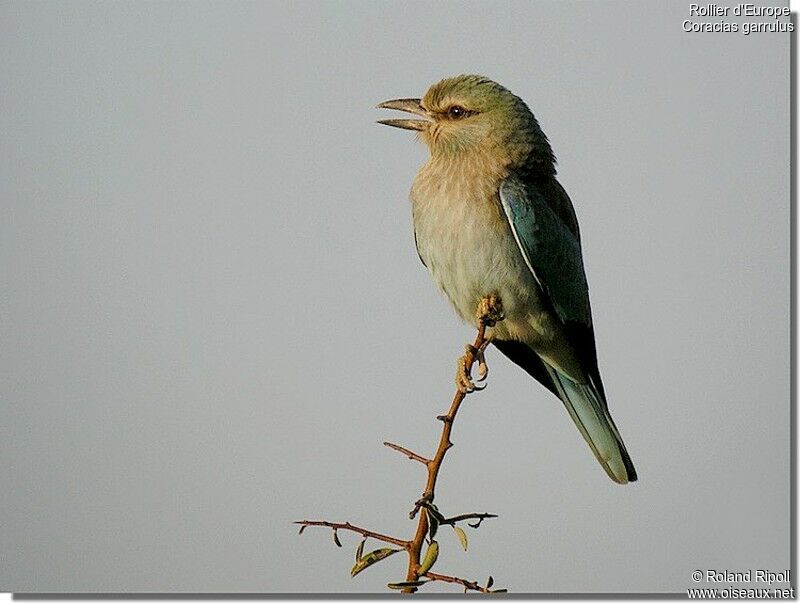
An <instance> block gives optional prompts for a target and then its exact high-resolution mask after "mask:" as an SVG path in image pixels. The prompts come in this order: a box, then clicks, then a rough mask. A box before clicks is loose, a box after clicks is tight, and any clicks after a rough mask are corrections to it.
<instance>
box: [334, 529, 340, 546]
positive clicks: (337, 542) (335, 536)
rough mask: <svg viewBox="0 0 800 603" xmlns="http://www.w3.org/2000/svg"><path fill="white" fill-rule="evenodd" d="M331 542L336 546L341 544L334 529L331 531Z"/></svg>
mask: <svg viewBox="0 0 800 603" xmlns="http://www.w3.org/2000/svg"><path fill="white" fill-rule="evenodd" d="M333 542H335V543H336V546H338V547H341V546H342V541H341V540H339V534H338V533H337V532H336V530H334V531H333Z"/></svg>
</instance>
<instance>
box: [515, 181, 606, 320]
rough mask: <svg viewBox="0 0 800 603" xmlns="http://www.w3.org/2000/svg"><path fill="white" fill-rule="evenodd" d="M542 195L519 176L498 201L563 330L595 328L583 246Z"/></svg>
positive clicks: (535, 187) (567, 201)
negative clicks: (568, 325) (571, 324)
mask: <svg viewBox="0 0 800 603" xmlns="http://www.w3.org/2000/svg"><path fill="white" fill-rule="evenodd" d="M544 194H545V193H544V192H543V191H542V190H541V189H540V188H539V187H537V186H536V185H535V184H532V183H529V182H523V181H522V180H520V179H519V178H517V177H515V176H510V177H508V178H506V179H505V180H504V181H503V183H502V184H501V185H500V201H501V204H502V206H503V210H504V212H505V214H506V218H507V219H508V223H509V225H510V226H511V231H512V232H513V234H514V238H515V239H516V241H517V245H518V246H519V248H520V251H521V252H522V256H523V257H524V258H525V262H526V263H527V265H528V268H529V269H530V271H531V272H532V273H533V276H534V278H535V279H536V282H537V283H538V284H539V286H540V287H541V288H542V291H544V293H545V294H546V295H547V297H548V298H549V300H550V302H551V303H552V305H553V308H554V309H555V311H556V313H557V314H558V317H559V318H560V319H561V321H562V322H563V323H565V324H566V323H568V322H572V321H574V322H577V323H580V324H583V325H586V326H591V324H592V313H591V308H590V305H589V287H588V284H587V282H586V274H585V272H584V270H583V258H582V255H581V244H580V241H579V239H578V238H577V236H576V235H575V234H573V232H572V231H571V230H570V229H569V228H568V227H567V225H566V224H565V223H564V221H563V220H562V219H561V218H560V217H559V216H558V215H557V214H556V213H555V212H554V211H553V209H552V208H551V205H550V204H549V203H548V202H547V199H545V197H544ZM562 202H563V200H562ZM566 203H569V198H568V197H566Z"/></svg>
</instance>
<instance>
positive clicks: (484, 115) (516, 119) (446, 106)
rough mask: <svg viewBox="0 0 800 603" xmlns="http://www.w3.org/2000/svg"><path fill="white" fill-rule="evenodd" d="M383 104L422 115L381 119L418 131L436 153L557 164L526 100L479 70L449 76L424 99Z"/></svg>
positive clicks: (389, 107) (514, 162) (400, 100)
mask: <svg viewBox="0 0 800 603" xmlns="http://www.w3.org/2000/svg"><path fill="white" fill-rule="evenodd" d="M378 107H379V108H381V109H395V110H399V111H405V112H407V113H413V114H415V115H418V116H420V117H422V118H423V119H383V120H380V121H379V122H378V123H381V124H384V125H387V126H394V127H396V128H403V129H405V130H415V131H417V132H418V133H419V137H420V138H421V139H422V141H423V142H425V144H427V145H428V148H429V149H430V152H431V155H432V156H433V157H438V156H447V157H454V156H458V155H461V154H463V153H475V152H483V153H488V154H493V155H502V156H506V157H507V162H508V163H510V164H526V163H529V162H530V161H531V160H533V161H535V162H536V163H539V162H541V161H544V162H545V163H548V162H549V163H550V164H551V165H552V163H554V158H553V155H552V151H551V150H550V144H549V143H548V141H547V137H546V136H545V135H544V134H543V133H542V131H541V129H540V128H539V124H538V123H537V121H536V118H535V117H534V116H533V113H531V111H530V109H528V106H527V105H526V104H525V103H524V101H523V100H522V99H521V98H519V97H518V96H516V95H514V94H512V93H511V92H510V91H509V90H507V89H506V88H504V87H503V86H501V85H500V84H498V83H496V82H493V81H492V80H490V79H488V78H485V77H482V76H479V75H459V76H456V77H452V78H448V79H444V80H442V81H440V82H438V83H436V84H434V85H433V86H431V87H430V88H429V89H428V91H427V92H426V93H425V96H423V97H422V98H421V99H420V98H402V99H396V100H390V101H386V102H383V103H381V104H380V105H378Z"/></svg>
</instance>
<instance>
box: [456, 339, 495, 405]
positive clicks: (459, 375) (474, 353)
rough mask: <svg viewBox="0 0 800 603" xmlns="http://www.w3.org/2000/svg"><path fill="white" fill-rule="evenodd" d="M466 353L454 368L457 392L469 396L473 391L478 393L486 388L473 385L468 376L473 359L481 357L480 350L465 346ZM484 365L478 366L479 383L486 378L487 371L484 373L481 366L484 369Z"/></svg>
mask: <svg viewBox="0 0 800 603" xmlns="http://www.w3.org/2000/svg"><path fill="white" fill-rule="evenodd" d="M466 350H467V353H466V354H464V355H463V356H462V357H461V358H459V359H458V365H457V368H456V387H457V388H458V391H460V392H461V393H462V394H469V393H472V392H474V391H480V390H482V389H484V388H485V387H486V386H485V385H484V386H479V385H475V383H474V382H473V381H472V376H471V375H470V370H471V369H472V362H474V359H476V358H479V357H481V356H482V354H483V352H482V350H480V349H478V348H475V347H473V346H471V345H467V346H466ZM485 365H486V363H485V362H483V364H482V365H481V364H479V365H478V371H479V374H480V379H479V381H483V380H484V379H485V378H486V373H487V372H488V371H484V369H483V368H481V367H482V366H483V367H485Z"/></svg>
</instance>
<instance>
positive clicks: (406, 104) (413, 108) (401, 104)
mask: <svg viewBox="0 0 800 603" xmlns="http://www.w3.org/2000/svg"><path fill="white" fill-rule="evenodd" d="M378 109H395V110H397V111H405V112H406V113H413V114H415V115H421V116H423V117H426V118H427V117H428V112H427V111H426V110H425V109H423V108H422V105H421V104H420V99H418V98H398V99H395V100H390V101H386V102H383V103H381V104H380V105H378ZM378 123H379V124H383V125H384V126H394V127H395V128H402V129H404V130H424V129H425V128H427V127H428V124H430V123H431V122H430V120H428V119H379V120H378Z"/></svg>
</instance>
